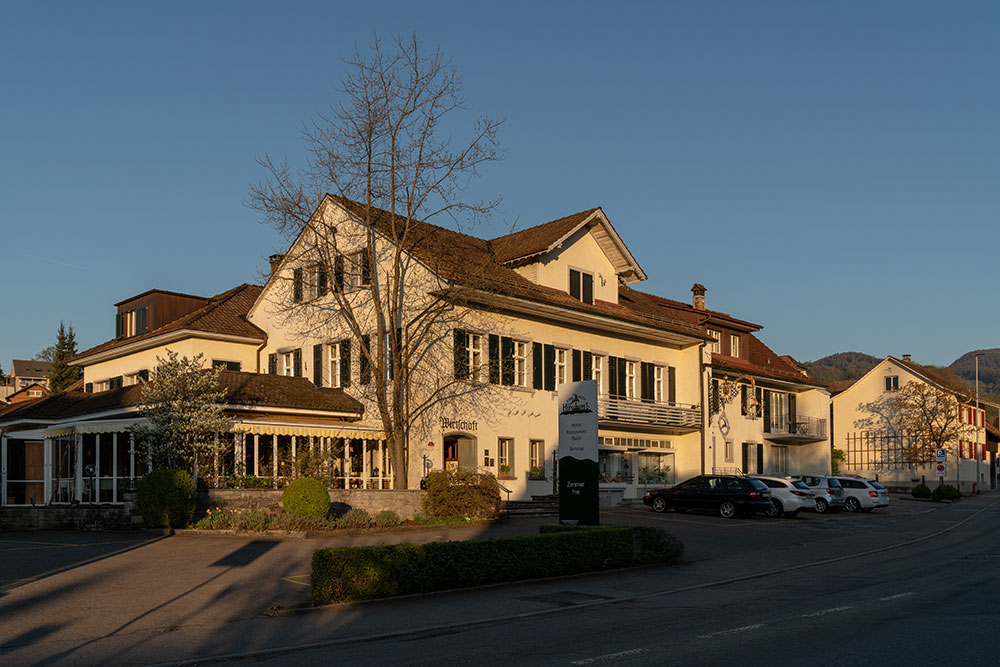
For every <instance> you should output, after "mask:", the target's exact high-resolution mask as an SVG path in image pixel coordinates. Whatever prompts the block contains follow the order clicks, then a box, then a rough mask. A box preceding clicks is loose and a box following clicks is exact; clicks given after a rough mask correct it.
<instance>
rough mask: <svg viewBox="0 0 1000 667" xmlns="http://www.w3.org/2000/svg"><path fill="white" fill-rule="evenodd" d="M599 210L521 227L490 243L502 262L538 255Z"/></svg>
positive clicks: (495, 254)
mask: <svg viewBox="0 0 1000 667" xmlns="http://www.w3.org/2000/svg"><path fill="white" fill-rule="evenodd" d="M598 210H600V208H599V207H598V208H591V209H587V210H586V211H580V212H579V213H573V214H572V215H567V216H565V217H562V218H559V219H558V220H552V221H551V222H546V223H544V224H541V225H535V226H534V227H529V228H527V229H521V230H518V231H516V232H513V233H511V234H507V235H506V236H498V237H497V238H495V239H491V240H490V241H489V244H490V247H491V248H492V249H493V254H494V256H495V257H496V260H497V261H498V262H500V263H501V264H506V263H507V262H512V261H514V260H516V259H520V258H522V257H530V256H532V255H537V254H538V253H541V252H545V251H546V250H548V249H550V248H551V247H552V245H553V244H554V243H555V242H556V241H558V240H559V239H561V238H562V237H564V236H566V234H569V233H570V232H571V231H572V230H573V229H574V228H576V226H577V225H579V224H580V223H582V222H583V221H584V220H586V219H587V218H589V217H590V216H591V215H593V214H594V212H595V211H598Z"/></svg>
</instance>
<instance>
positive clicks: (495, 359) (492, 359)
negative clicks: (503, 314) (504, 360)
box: [489, 334, 500, 384]
mask: <svg viewBox="0 0 1000 667" xmlns="http://www.w3.org/2000/svg"><path fill="white" fill-rule="evenodd" d="M489 364H490V371H489V379H490V384H500V336H497V335H496V334H490V337H489Z"/></svg>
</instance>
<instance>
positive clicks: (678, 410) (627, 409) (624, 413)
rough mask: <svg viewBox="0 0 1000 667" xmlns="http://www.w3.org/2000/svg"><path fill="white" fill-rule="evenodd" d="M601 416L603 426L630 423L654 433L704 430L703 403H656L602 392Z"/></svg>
mask: <svg viewBox="0 0 1000 667" xmlns="http://www.w3.org/2000/svg"><path fill="white" fill-rule="evenodd" d="M597 418H598V422H599V423H600V425H601V426H603V427H608V428H614V427H627V428H629V429H630V430H638V431H647V432H654V433H674V434H682V433H691V432H693V431H698V430H701V423H702V416H701V406H700V405H692V404H689V403H653V402H651V401H650V402H647V401H640V400H634V399H627V398H616V397H613V396H607V395H602V396H598V398H597Z"/></svg>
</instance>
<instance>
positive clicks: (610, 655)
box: [569, 648, 646, 665]
mask: <svg viewBox="0 0 1000 667" xmlns="http://www.w3.org/2000/svg"><path fill="white" fill-rule="evenodd" d="M645 650H646V649H644V648H633V649H629V650H628V651H619V652H618V653H607V654H605V655H595V656H594V657H593V658H584V659H583V660H574V661H573V662H571V663H569V664H571V665H590V664H593V663H595V662H607V661H608V660H615V659H617V658H624V657H625V656H627V655H636V654H639V653H642V652H643V651H645Z"/></svg>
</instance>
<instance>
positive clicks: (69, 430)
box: [45, 426, 76, 438]
mask: <svg viewBox="0 0 1000 667" xmlns="http://www.w3.org/2000/svg"><path fill="white" fill-rule="evenodd" d="M74 433H76V427H75V426H64V427H62V428H50V429H48V430H47V431H45V437H46V438H58V437H59V436H62V435H72V434H74Z"/></svg>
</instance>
